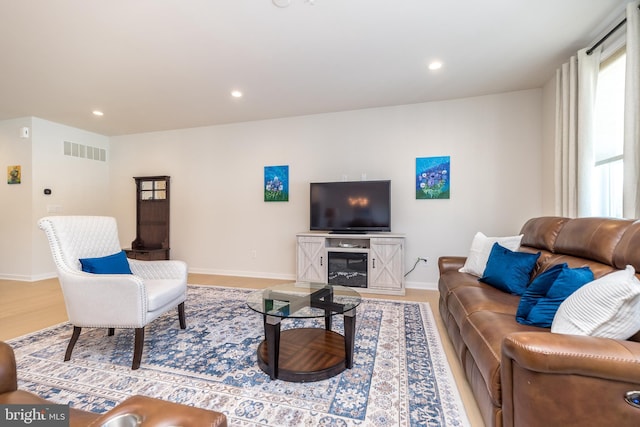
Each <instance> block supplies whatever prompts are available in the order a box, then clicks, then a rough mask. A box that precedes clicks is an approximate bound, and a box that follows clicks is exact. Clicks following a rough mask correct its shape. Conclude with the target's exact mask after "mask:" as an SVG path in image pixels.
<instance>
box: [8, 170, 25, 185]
mask: <svg viewBox="0 0 640 427" xmlns="http://www.w3.org/2000/svg"><path fill="white" fill-rule="evenodd" d="M21 180H22V172H21V167H20V165H15V166H7V184H20V182H21Z"/></svg>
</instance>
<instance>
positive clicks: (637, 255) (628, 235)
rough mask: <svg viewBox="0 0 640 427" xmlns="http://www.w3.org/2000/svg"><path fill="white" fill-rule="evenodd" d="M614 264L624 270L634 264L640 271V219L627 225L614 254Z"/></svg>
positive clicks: (637, 270)
mask: <svg viewBox="0 0 640 427" xmlns="http://www.w3.org/2000/svg"><path fill="white" fill-rule="evenodd" d="M613 262H614V266H615V267H616V268H617V269H619V270H622V269H624V268H625V267H626V266H627V265H632V266H633V267H634V268H635V269H636V273H640V221H636V222H634V223H633V224H631V225H630V226H629V227H627V230H626V231H625V232H624V234H623V235H622V238H621V239H620V242H619V243H618V246H616V250H615V252H614V254H613Z"/></svg>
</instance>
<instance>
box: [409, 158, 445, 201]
mask: <svg viewBox="0 0 640 427" xmlns="http://www.w3.org/2000/svg"><path fill="white" fill-rule="evenodd" d="M450 184H451V160H450V157H449V156H442V157H418V158H416V199H448V198H449V196H450Z"/></svg>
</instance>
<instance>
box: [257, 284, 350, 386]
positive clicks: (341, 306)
mask: <svg viewBox="0 0 640 427" xmlns="http://www.w3.org/2000/svg"><path fill="white" fill-rule="evenodd" d="M360 301H361V297H360V294H359V293H358V292H356V291H354V290H353V289H351V288H347V287H344V286H337V285H327V284H323V283H306V282H301V283H287V284H283V285H277V286H273V287H269V288H266V289H263V290H260V291H255V292H253V293H251V294H250V295H249V297H248V298H247V305H248V306H249V308H251V309H252V310H254V311H256V312H258V313H260V314H262V316H263V320H264V335H265V340H264V341H263V342H262V343H261V344H260V345H259V347H258V366H260V369H262V370H263V371H264V372H266V373H267V374H269V376H270V377H271V379H273V380H275V379H280V380H284V381H293V382H308V381H319V380H324V379H327V378H331V377H333V376H335V375H338V374H339V373H340V372H342V371H344V370H345V369H351V367H352V366H353V347H354V335H355V330H356V307H357V306H358V305H360ZM337 314H340V315H343V316H344V335H341V334H339V333H338V332H335V331H332V330H331V319H332V317H333V316H334V315H337ZM322 317H324V324H325V328H324V329H320V328H294V329H287V330H284V331H282V332H281V331H280V322H281V321H282V319H287V318H299V319H300V318H322Z"/></svg>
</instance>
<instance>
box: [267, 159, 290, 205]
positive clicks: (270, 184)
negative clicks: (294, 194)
mask: <svg viewBox="0 0 640 427" xmlns="http://www.w3.org/2000/svg"><path fill="white" fill-rule="evenodd" d="M264 201H265V202H288V201H289V166H265V167H264Z"/></svg>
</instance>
